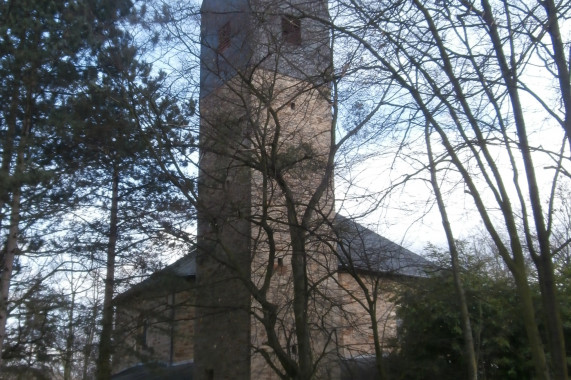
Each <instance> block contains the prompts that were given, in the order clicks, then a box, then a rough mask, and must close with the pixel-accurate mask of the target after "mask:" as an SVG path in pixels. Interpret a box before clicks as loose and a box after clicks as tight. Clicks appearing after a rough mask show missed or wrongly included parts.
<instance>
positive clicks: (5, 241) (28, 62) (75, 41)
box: [0, 0, 131, 351]
mask: <svg viewBox="0 0 571 380" xmlns="http://www.w3.org/2000/svg"><path fill="white" fill-rule="evenodd" d="M130 6H131V2H130V1H129V0H121V1H114V0H72V1H63V0H58V1H39V0H23V1H7V2H2V3H1V4H0V20H1V21H0V52H2V53H1V54H2V55H1V57H0V99H1V101H0V137H1V138H0V141H1V146H0V151H1V160H2V161H1V163H0V230H1V231H2V250H1V251H0V261H1V266H0V271H1V278H0V351H2V344H3V342H4V339H5V335H6V333H5V328H6V321H7V318H8V300H9V287H10V283H11V278H12V270H13V265H14V260H15V257H16V256H17V255H19V254H22V252H23V250H22V236H21V235H22V229H21V226H22V223H23V222H27V224H28V225H29V223H30V222H32V221H33V222H36V223H39V222H40V221H41V218H38V215H37V214H35V215H34V213H33V211H37V207H36V209H35V210H34V207H33V205H34V204H35V205H36V206H37V203H34V202H39V201H43V200H45V198H44V197H45V196H46V195H48V194H49V193H51V194H56V193H57V191H55V190H53V191H51V192H46V191H42V190H43V189H46V188H48V187H54V188H57V187H58V185H59V184H67V183H66V181H60V180H59V179H60V178H58V177H59V175H61V170H62V168H58V170H56V166H55V160H56V159H57V155H58V153H60V152H57V151H53V150H51V149H50V147H53V146H54V141H55V140H57V139H58V133H59V132H60V128H59V127H58V124H56V123H58V122H59V121H61V120H62V119H63V118H65V112H66V110H65V107H64V104H65V102H66V98H68V97H69V94H71V93H73V92H74V91H76V90H77V89H78V88H79V85H80V83H81V82H82V81H84V80H85V75H86V71H87V68H88V67H89V63H90V62H91V61H92V60H93V58H94V54H95V53H96V52H97V51H98V50H99V49H100V48H101V47H102V46H104V45H105V43H106V41H107V40H108V39H109V38H111V37H113V36H114V35H115V34H116V33H117V31H118V29H117V27H116V25H117V21H118V20H119V19H120V18H122V17H124V16H125V15H126V14H127V11H128V10H129V8H130ZM67 185H68V184H67ZM32 190H34V191H32ZM57 198H58V197H55V198H54V199H52V200H54V201H57V202H59V203H60V205H61V206H63V205H64V204H65V201H66V197H61V196H60V197H59V199H57ZM43 217H44V218H45V217H47V216H46V215H45V214H44V215H43Z"/></svg>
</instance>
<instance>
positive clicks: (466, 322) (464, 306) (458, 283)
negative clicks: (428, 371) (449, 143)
mask: <svg viewBox="0 0 571 380" xmlns="http://www.w3.org/2000/svg"><path fill="white" fill-rule="evenodd" d="M425 139H426V147H427V152H428V160H429V162H430V166H429V168H430V182H431V184H432V188H433V189H434V195H435V196H436V202H437V203H438V210H439V211H440V217H441V219H442V227H443V228H444V232H445V233H446V240H447V242H448V248H449V250H450V262H451V265H452V275H453V278H454V288H455V289H456V296H457V297H458V306H459V307H460V319H461V325H462V335H463V337H464V353H465V354H466V365H467V370H468V377H467V379H469V380H477V379H478V360H477V357H476V351H475V350H474V336H473V334H472V324H471V321H470V313H469V312H468V303H467V301H466V294H465V292H464V287H463V286H462V280H461V278H460V264H459V262H458V248H457V246H456V241H455V239H454V234H453V232H452V227H451V226H450V220H449V219H448V213H447V212H446V206H445V204H444V199H443V198H442V193H441V192H440V187H439V186H438V179H437V178H436V164H435V162H434V159H433V156H432V147H431V144H430V134H429V132H428V127H427V128H426V132H425Z"/></svg>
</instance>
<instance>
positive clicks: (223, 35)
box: [218, 21, 232, 53]
mask: <svg viewBox="0 0 571 380" xmlns="http://www.w3.org/2000/svg"><path fill="white" fill-rule="evenodd" d="M231 32H232V29H231V28H230V21H228V22H227V23H226V24H224V25H222V27H221V28H220V29H218V52H219V53H222V52H223V51H224V50H226V49H227V48H228V47H229V46H230V36H231Z"/></svg>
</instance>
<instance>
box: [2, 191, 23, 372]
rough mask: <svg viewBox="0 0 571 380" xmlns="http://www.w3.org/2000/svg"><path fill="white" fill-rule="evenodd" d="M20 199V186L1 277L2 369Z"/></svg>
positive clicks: (12, 209)
mask: <svg viewBox="0 0 571 380" xmlns="http://www.w3.org/2000/svg"><path fill="white" fill-rule="evenodd" d="M20 198H21V190H20V187H19V186H18V187H17V188H16V190H15V191H14V194H13V195H12V205H11V216H10V228H9V231H8V239H7V241H6V245H5V248H4V250H3V252H2V257H1V260H2V267H1V270H2V274H1V275H0V297H1V298H0V367H1V366H2V355H1V354H2V352H3V348H4V340H5V339H6V321H7V319H8V297H9V295H10V281H11V280H12V268H13V265H14V258H15V257H16V254H17V253H18V235H19V233H20V231H19V228H20V227H19V224H20Z"/></svg>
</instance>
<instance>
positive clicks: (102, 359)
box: [97, 165, 119, 380]
mask: <svg viewBox="0 0 571 380" xmlns="http://www.w3.org/2000/svg"><path fill="white" fill-rule="evenodd" d="M118 203H119V169H118V168H117V165H114V168H113V178H112V193H111V214H110V218H109V219H110V220H109V241H108V243H107V265H106V267H107V268H106V269H107V270H106V275H105V290H104V296H103V317H102V321H101V337H100V340H99V357H98V358H97V380H108V379H109V378H110V377H111V354H112V352H113V345H112V333H113V316H114V313H113V294H114V290H115V254H116V247H117V224H118V215H117V214H118V209H119V207H118Z"/></svg>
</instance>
